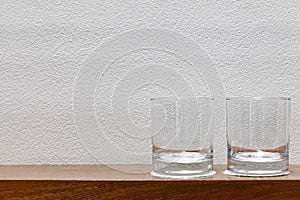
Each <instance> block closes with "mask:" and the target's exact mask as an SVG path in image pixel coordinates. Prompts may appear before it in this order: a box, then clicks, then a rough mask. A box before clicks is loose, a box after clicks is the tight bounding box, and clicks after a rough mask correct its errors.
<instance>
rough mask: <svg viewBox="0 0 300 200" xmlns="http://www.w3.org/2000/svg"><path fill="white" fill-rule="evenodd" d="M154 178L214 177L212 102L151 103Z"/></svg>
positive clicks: (172, 99) (160, 100)
mask: <svg viewBox="0 0 300 200" xmlns="http://www.w3.org/2000/svg"><path fill="white" fill-rule="evenodd" d="M151 102H152V107H151V118H152V124H151V128H152V145H153V154H152V155H153V171H152V172H151V174H152V175H153V176H158V177H164V178H192V177H200V176H208V175H213V174H215V172H214V171H213V147H212V136H213V133H212V132H213V116H212V114H213V104H212V99H211V98H181V97H179V98H178V97H177V98H176V97H162V98H155V99H152V101H151Z"/></svg>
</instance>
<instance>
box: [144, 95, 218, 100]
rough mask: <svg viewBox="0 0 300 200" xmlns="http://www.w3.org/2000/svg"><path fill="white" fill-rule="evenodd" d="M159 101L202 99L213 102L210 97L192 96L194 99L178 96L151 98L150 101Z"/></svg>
mask: <svg viewBox="0 0 300 200" xmlns="http://www.w3.org/2000/svg"><path fill="white" fill-rule="evenodd" d="M159 99H200V100H201V99H202V100H211V101H213V100H215V99H214V98H212V97H205V96H194V97H178V96H169V97H167V96H166V97H151V98H150V100H151V101H154V100H159Z"/></svg>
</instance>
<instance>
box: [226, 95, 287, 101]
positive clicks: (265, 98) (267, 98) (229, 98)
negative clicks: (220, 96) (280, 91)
mask: <svg viewBox="0 0 300 200" xmlns="http://www.w3.org/2000/svg"><path fill="white" fill-rule="evenodd" d="M226 100H227V101H230V100H255V101H265V100H278V101H290V100H291V98H290V97H275V96H274V97H268V96H266V97H263V96H261V97H259V96H257V97H226Z"/></svg>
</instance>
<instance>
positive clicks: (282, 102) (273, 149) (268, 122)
mask: <svg viewBox="0 0 300 200" xmlns="http://www.w3.org/2000/svg"><path fill="white" fill-rule="evenodd" d="M226 106H227V142H228V160H227V171H225V174H230V175H240V176H279V175H286V174H289V121H290V98H285V97H254V98H242V97H235V98H227V101H226Z"/></svg>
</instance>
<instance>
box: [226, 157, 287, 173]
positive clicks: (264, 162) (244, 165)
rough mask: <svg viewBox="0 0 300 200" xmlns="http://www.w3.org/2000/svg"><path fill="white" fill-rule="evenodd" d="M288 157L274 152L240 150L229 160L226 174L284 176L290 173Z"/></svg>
mask: <svg viewBox="0 0 300 200" xmlns="http://www.w3.org/2000/svg"><path fill="white" fill-rule="evenodd" d="M288 168H289V162H288V158H287V157H284V156H281V155H280V154H279V153H273V152H263V151H258V152H240V153H236V154H234V155H233V156H232V157H230V158H229V159H228V161H227V171H225V172H224V173H225V174H228V175H236V176H283V175H288V174H289V170H288Z"/></svg>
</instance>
